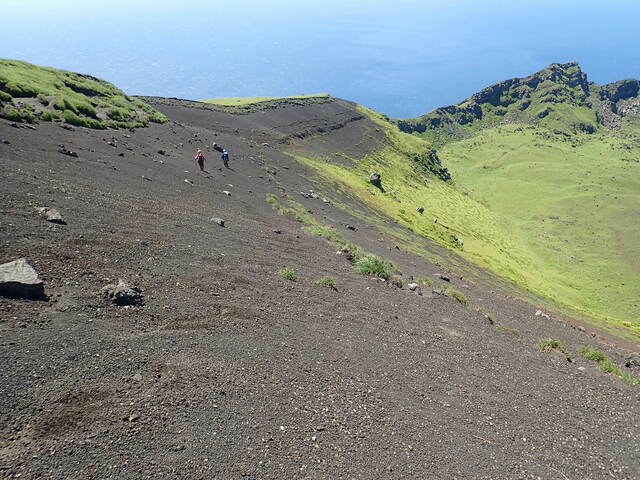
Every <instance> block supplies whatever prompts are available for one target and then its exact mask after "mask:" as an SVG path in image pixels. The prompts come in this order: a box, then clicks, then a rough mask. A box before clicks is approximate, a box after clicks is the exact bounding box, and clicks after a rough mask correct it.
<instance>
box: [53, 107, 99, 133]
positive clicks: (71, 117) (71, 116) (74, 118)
mask: <svg viewBox="0 0 640 480" xmlns="http://www.w3.org/2000/svg"><path fill="white" fill-rule="evenodd" d="M63 118H64V121H65V122H67V123H69V124H71V125H76V126H78V127H86V128H94V129H98V130H103V129H105V128H107V127H106V125H105V124H104V123H102V122H100V121H99V120H96V119H94V118H81V117H79V116H78V115H76V114H75V113H73V112H72V111H71V110H65V111H64V113H63Z"/></svg>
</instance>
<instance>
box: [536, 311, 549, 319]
mask: <svg viewBox="0 0 640 480" xmlns="http://www.w3.org/2000/svg"><path fill="white" fill-rule="evenodd" d="M536 317H542V318H546V319H547V320H549V319H550V318H551V317H550V316H549V315H547V314H546V313H544V312H543V311H542V310H536Z"/></svg>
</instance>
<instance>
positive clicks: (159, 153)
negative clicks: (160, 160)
mask: <svg viewBox="0 0 640 480" xmlns="http://www.w3.org/2000/svg"><path fill="white" fill-rule="evenodd" d="M166 154H167V152H166V151H164V150H158V155H166Z"/></svg>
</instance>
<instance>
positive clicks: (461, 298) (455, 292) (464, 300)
mask: <svg viewBox="0 0 640 480" xmlns="http://www.w3.org/2000/svg"><path fill="white" fill-rule="evenodd" d="M445 292H447V294H448V295H449V296H450V297H452V298H455V299H456V300H457V301H458V302H460V303H461V304H462V305H464V306H465V307H466V306H467V305H469V299H468V298H467V297H466V296H465V294H464V293H462V292H460V291H458V290H456V289H455V288H453V287H451V286H449V287H446V288H445Z"/></svg>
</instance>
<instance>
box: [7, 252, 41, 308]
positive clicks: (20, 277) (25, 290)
mask: <svg viewBox="0 0 640 480" xmlns="http://www.w3.org/2000/svg"><path fill="white" fill-rule="evenodd" d="M0 295H1V296H3V297H7V298H26V299H30V300H39V299H44V298H46V297H45V294H44V283H43V282H42V280H41V279H40V276H39V275H38V273H37V272H36V271H35V270H34V269H33V267H32V266H31V265H29V264H28V263H27V261H26V260H25V259H24V258H19V259H17V260H14V261H13V262H9V263H5V264H3V265H0Z"/></svg>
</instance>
